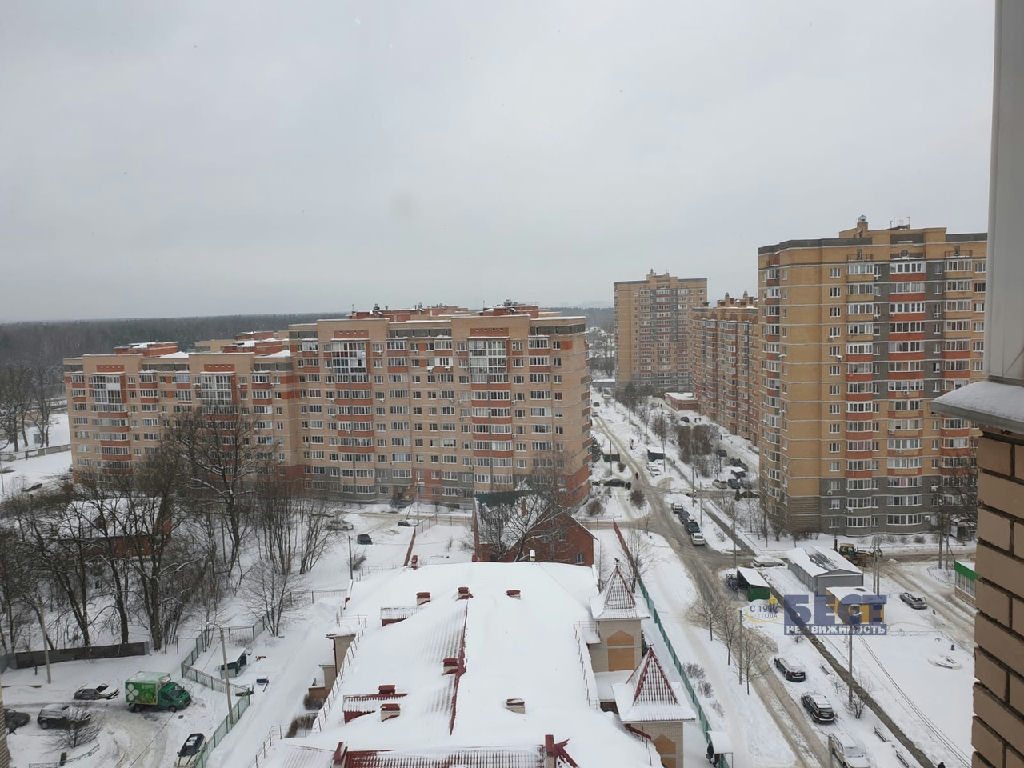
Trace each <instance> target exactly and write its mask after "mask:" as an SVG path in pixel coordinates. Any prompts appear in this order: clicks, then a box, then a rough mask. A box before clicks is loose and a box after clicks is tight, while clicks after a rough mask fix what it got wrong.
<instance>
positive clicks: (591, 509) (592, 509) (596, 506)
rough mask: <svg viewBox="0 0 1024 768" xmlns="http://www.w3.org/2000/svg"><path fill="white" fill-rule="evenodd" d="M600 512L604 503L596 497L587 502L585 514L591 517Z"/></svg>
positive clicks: (602, 510)
mask: <svg viewBox="0 0 1024 768" xmlns="http://www.w3.org/2000/svg"><path fill="white" fill-rule="evenodd" d="M602 512H604V505H603V504H602V503H601V502H600V501H598V500H597V499H593V500H592V501H591V502H590V503H589V504H587V514H588V515H590V516H591V517H597V516H598V515H600V514H601V513H602Z"/></svg>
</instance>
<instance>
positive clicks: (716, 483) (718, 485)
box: [711, 480, 729, 489]
mask: <svg viewBox="0 0 1024 768" xmlns="http://www.w3.org/2000/svg"><path fill="white" fill-rule="evenodd" d="M711 484H712V485H713V486H714V487H715V488H720V489H721V488H728V487H729V484H728V483H726V482H725V480H712V481H711Z"/></svg>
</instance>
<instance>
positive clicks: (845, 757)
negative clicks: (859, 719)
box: [828, 732, 871, 768]
mask: <svg viewBox="0 0 1024 768" xmlns="http://www.w3.org/2000/svg"><path fill="white" fill-rule="evenodd" d="M828 751H829V752H831V753H832V754H833V755H835V757H836V760H838V761H839V764H840V765H842V766H843V767H844V768H869V766H870V765H871V762H870V761H869V760H868V756H867V755H865V754H864V747H862V746H861V745H860V744H859V743H858V742H857V741H855V740H854V739H853V738H851V737H850V736H848V735H847V734H845V733H842V732H840V733H830V734H829V735H828Z"/></svg>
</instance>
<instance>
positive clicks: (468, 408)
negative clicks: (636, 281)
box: [64, 303, 590, 504]
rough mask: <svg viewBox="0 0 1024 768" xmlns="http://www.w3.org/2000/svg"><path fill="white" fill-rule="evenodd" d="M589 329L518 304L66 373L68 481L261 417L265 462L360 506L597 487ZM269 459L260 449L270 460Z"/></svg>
mask: <svg viewBox="0 0 1024 768" xmlns="http://www.w3.org/2000/svg"><path fill="white" fill-rule="evenodd" d="M584 332H585V320H584V318H582V317H565V316H562V315H559V314H557V313H554V312H548V311H544V310H540V309H538V308H537V307H535V306H523V305H516V304H512V303H507V304H506V305H504V306H501V307H497V308H493V309H486V310H482V311H479V312H470V311H468V310H461V309H458V308H453V307H430V308H419V309H414V310H380V309H379V308H378V309H375V310H374V311H371V312H355V313H353V314H352V315H351V316H349V317H347V318H344V319H338V320H320V321H317V322H315V323H307V324H299V325H292V326H290V327H289V328H288V330H287V331H284V332H278V333H273V332H261V333H248V334H242V335H240V336H239V337H237V338H236V339H229V340H215V341H210V342H205V343H200V344H198V345H197V346H196V350H195V351H193V352H183V351H180V350H178V348H177V345H176V344H173V343H144V344H134V345H129V346H126V347H121V348H118V349H116V350H115V351H114V354H109V355H83V356H82V357H80V358H73V359H67V360H65V361H64V377H65V385H66V388H67V397H68V404H69V417H70V419H71V441H72V451H73V454H72V469H73V471H74V472H76V473H79V472H83V471H124V470H130V469H131V468H132V467H133V466H134V465H135V464H136V463H137V462H139V461H140V460H142V459H144V458H145V457H146V456H147V455H148V454H151V453H153V452H154V451H155V450H156V448H157V446H158V445H159V443H160V440H161V436H162V432H163V430H164V429H165V428H167V427H168V426H169V425H170V423H171V422H172V421H173V420H174V418H175V414H181V413H185V412H188V411H191V410H193V409H195V408H196V407H197V406H200V405H201V406H205V407H210V406H212V407H228V408H232V409H238V410H239V411H240V412H241V413H242V414H243V415H249V416H251V420H252V421H251V427H252V438H251V439H252V440H253V441H254V444H255V446H256V450H257V451H259V452H260V458H261V459H264V460H268V461H273V462H275V463H276V464H277V465H278V467H279V468H280V469H281V470H283V471H284V472H285V474H287V475H289V476H291V477H293V478H302V479H303V481H304V483H305V485H306V487H307V488H308V489H310V490H316V491H322V492H327V493H332V494H334V493H336V494H338V495H339V497H341V498H344V499H351V500H365V501H374V500H388V499H397V498H403V499H406V500H419V501H427V502H436V503H439V504H442V503H443V504H467V503H470V502H471V499H472V497H473V495H474V494H475V493H477V492H482V491H494V490H503V489H505V490H507V489H511V488H513V487H514V486H515V485H516V484H517V482H518V479H519V478H520V477H521V476H525V475H531V474H536V473H538V472H542V473H545V474H547V475H551V474H554V475H557V476H558V478H559V481H560V482H561V483H562V485H563V487H564V489H565V491H566V495H567V498H568V500H569V501H570V502H572V503H576V502H578V501H581V500H582V499H583V498H585V496H586V493H587V489H588V482H587V480H588V472H589V465H588V463H587V462H588V456H589V453H588V442H589V434H590V398H589V383H590V379H589V376H588V373H587V363H586V345H585V342H584ZM261 447H265V448H262V449H261Z"/></svg>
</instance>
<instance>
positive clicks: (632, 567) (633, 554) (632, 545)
mask: <svg viewBox="0 0 1024 768" xmlns="http://www.w3.org/2000/svg"><path fill="white" fill-rule="evenodd" d="M623 539H624V540H625V542H626V555H627V557H626V565H627V568H628V570H629V573H628V576H629V586H630V589H636V583H637V581H639V580H641V579H643V576H644V574H645V573H647V572H648V571H650V569H651V567H652V566H653V565H654V563H656V562H657V559H658V558H657V553H656V551H655V547H654V544H653V543H652V540H651V535H650V534H649V533H647V532H645V531H642V530H640V529H639V528H627V529H626V534H625V536H623Z"/></svg>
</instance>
